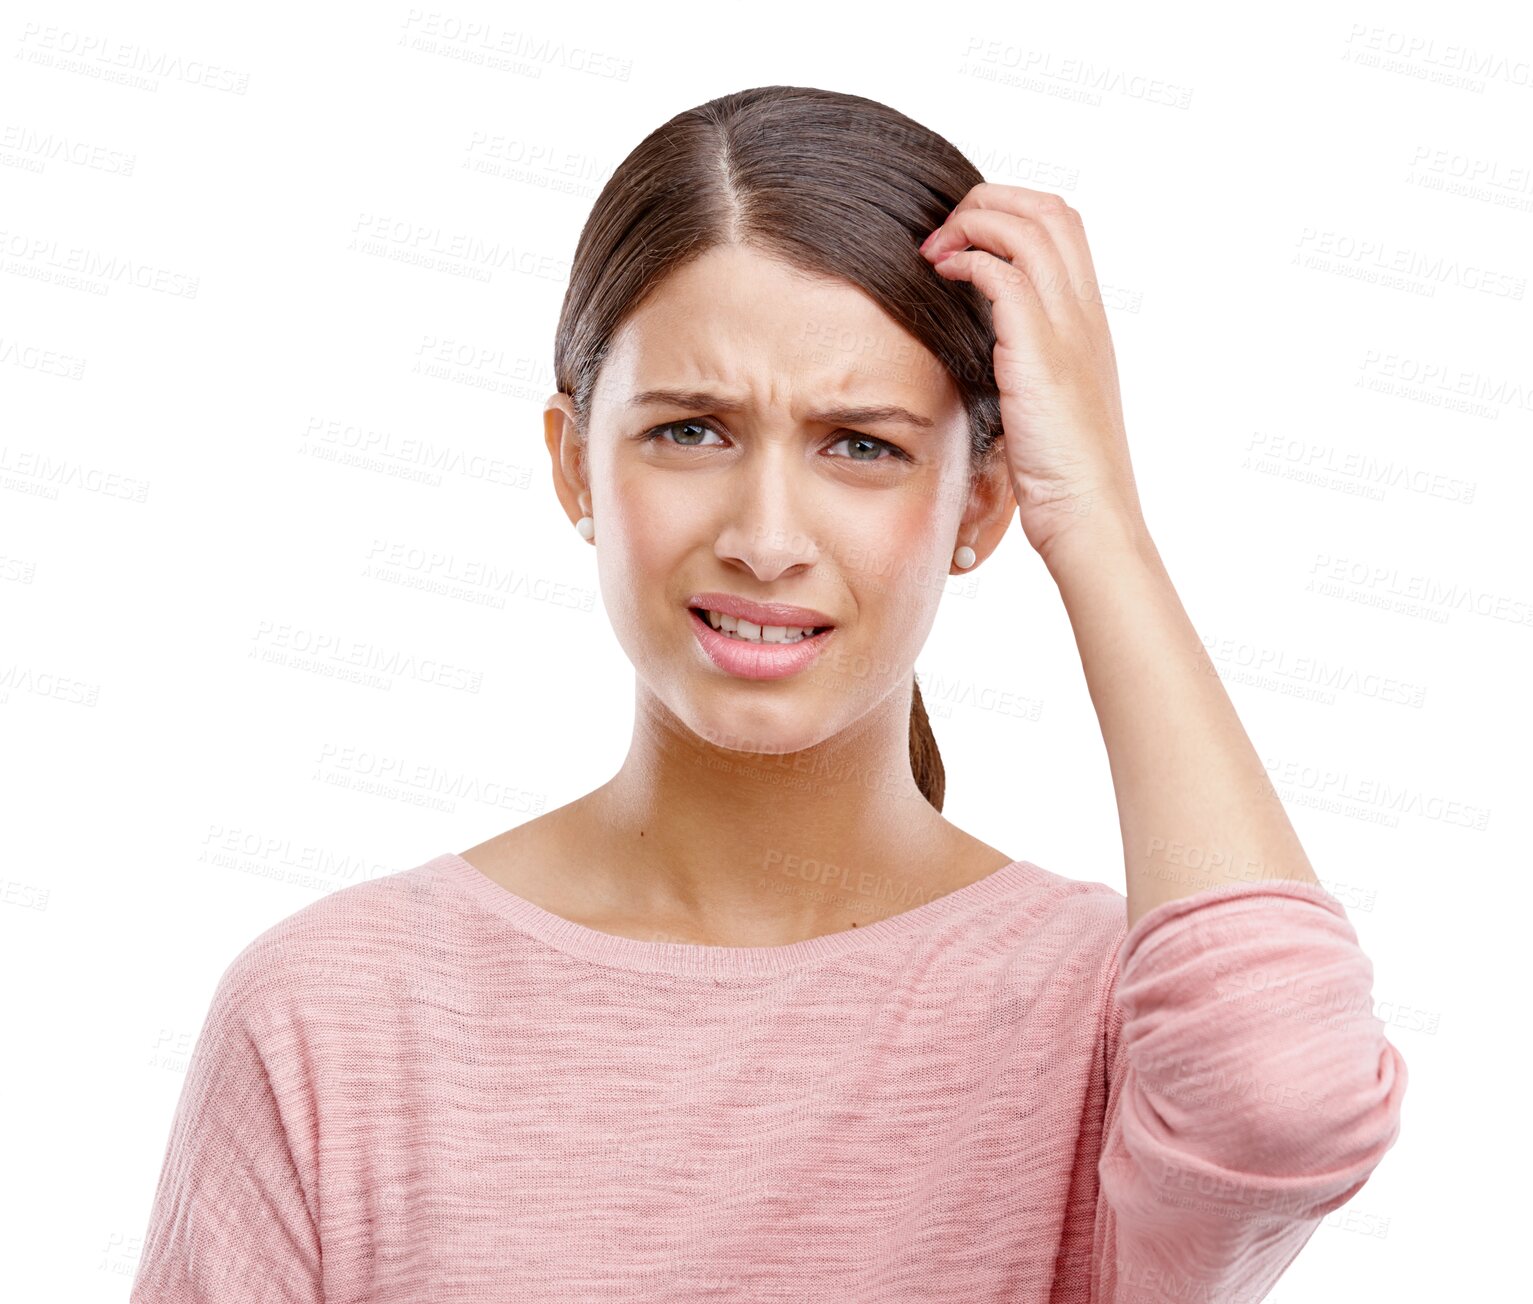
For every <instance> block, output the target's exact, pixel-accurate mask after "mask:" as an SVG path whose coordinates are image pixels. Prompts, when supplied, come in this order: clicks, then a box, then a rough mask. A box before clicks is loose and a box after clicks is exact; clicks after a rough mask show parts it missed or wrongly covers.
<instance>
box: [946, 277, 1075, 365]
mask: <svg viewBox="0 0 1533 1304" xmlns="http://www.w3.org/2000/svg"><path fill="white" fill-rule="evenodd" d="M936 270H937V271H938V272H939V273H940V274H941V275H943V276H945V277H947V278H948V279H949V280H954V281H968V282H970V283H971V284H972V285H974V286H975V287H977V288H978V289H979V291H980V292H981V293H982V294H984V296H985V297H986V298H987V299H989V300H990V302H991V304H992V310H991V317H992V320H993V322H994V325H995V334H996V339H997V341H998V342H1000V341H1006V340H1011V341H1014V342H1015V341H1023V340H1027V341H1033V342H1035V343H1036V344H1038V345H1039V346H1041V347H1043V348H1045V349H1046V348H1048V347H1049V346H1050V345H1051V344H1052V342H1053V340H1054V337H1055V334H1056V331H1055V327H1054V323H1053V322H1052V321H1051V320H1050V319H1049V314H1048V312H1047V311H1046V310H1045V308H1044V306H1043V301H1042V300H1041V299H1040V298H1039V297H1038V291H1037V290H1036V289H1035V288H1034V287H1033V282H1032V278H1031V277H1029V276H1028V275H1027V273H1026V272H1025V271H1024V270H1023V269H1022V268H1020V267H1013V266H1012V265H1011V264H1010V263H1005V262H1002V261H1001V260H1000V259H999V258H997V257H996V256H995V255H994V254H992V253H988V252H987V251H985V250H983V249H965V250H961V251H960V252H958V253H956V254H949V255H948V256H947V257H946V258H944V259H943V260H942V261H941V262H940V263H938V264H937V265H936ZM1012 347H1013V349H1014V350H1015V349H1016V347H1017V345H1016V344H1015V343H1013V346H1012ZM1007 379H1009V378H1003V377H1001V376H997V377H996V383H997V385H998V386H999V387H1000V388H1001V389H1003V390H1004V389H1006V388H1007V387H1008V386H1007V383H1006V381H1007Z"/></svg>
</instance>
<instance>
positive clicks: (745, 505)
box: [713, 442, 820, 584]
mask: <svg viewBox="0 0 1533 1304" xmlns="http://www.w3.org/2000/svg"><path fill="white" fill-rule="evenodd" d="M800 455H801V454H798V453H796V452H795V451H794V448H793V447H791V446H790V444H789V443H786V442H785V443H783V444H766V445H762V446H758V447H756V448H754V449H752V451H751V454H750V455H749V456H748V457H745V458H742V459H741V460H740V462H739V463H738V464H737V465H736V466H735V467H734V468H733V471H732V473H731V476H730V481H729V483H728V484H727V485H725V486H722V488H723V490H724V492H725V494H726V495H727V497H726V498H725V499H724V500H723V505H722V507H721V512H722V524H721V525H720V527H719V533H718V537H717V539H715V541H714V545H713V551H714V555H715V556H716V557H718V558H719V560H720V561H722V562H724V563H726V564H727V565H731V566H735V567H738V568H741V569H744V570H748V571H750V573H751V574H752V575H754V576H755V577H756V578H757V579H758V580H760V581H761V582H762V583H763V584H769V583H771V582H772V581H773V580H775V579H779V578H781V577H782V576H784V575H792V574H794V573H796V572H800V571H804V570H807V569H808V568H809V567H811V566H813V565H814V564H815V562H816V561H818V560H819V558H820V544H819V533H818V531H816V530H815V529H814V528H813V526H814V520H815V503H816V501H817V495H816V492H815V489H816V486H815V484H814V483H813V477H812V476H810V475H809V473H808V471H807V470H806V469H805V468H803V467H801V466H799V465H797V463H796V458H797V457H798V456H800Z"/></svg>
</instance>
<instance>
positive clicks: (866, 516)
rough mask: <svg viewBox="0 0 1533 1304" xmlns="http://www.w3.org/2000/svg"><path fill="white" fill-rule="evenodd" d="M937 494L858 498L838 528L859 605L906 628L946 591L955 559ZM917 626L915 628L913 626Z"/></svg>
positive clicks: (845, 570)
mask: <svg viewBox="0 0 1533 1304" xmlns="http://www.w3.org/2000/svg"><path fill="white" fill-rule="evenodd" d="M945 537H946V536H945V535H944V529H943V522H942V521H941V520H940V519H939V515H938V513H937V512H936V511H935V509H934V503H933V500H932V497H931V495H928V494H924V493H919V492H912V493H901V494H888V495H880V496H878V497H877V498H871V497H870V498H869V500H868V501H867V504H866V507H865V508H863V507H861V506H860V505H858V504H855V503H854V504H852V505H850V506H849V507H848V509H847V511H846V512H845V513H843V515H842V517H841V519H840V521H839V522H838V523H837V526H836V531H835V539H836V559H837V563H838V568H839V570H840V571H841V575H842V578H843V581H844V582H845V583H846V585H847V587H848V588H849V589H851V591H852V592H853V594H854V595H856V597H857V601H858V605H859V608H860V609H862V610H864V611H865V612H866V613H867V614H868V615H869V616H874V615H875V614H876V617H877V619H878V621H879V622H880V623H888V624H890V625H897V626H898V627H899V628H900V629H901V630H902V631H903V630H906V629H911V626H912V623H913V622H914V623H919V622H920V618H921V616H922V614H923V613H925V612H926V611H927V609H928V608H931V607H934V606H935V605H936V604H937V602H938V600H939V599H940V598H941V596H942V587H943V584H944V582H945V579H946V575H947V563H948V562H949V561H951V560H952V553H951V551H949V549H948V545H947V544H946V543H945V542H944V539H945ZM912 632H914V631H913V629H912Z"/></svg>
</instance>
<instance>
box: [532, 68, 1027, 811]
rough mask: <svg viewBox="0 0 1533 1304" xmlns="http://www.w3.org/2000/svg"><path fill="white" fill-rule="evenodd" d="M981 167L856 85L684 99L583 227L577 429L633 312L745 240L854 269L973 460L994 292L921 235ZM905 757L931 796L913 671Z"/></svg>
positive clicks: (929, 753)
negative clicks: (943, 394) (932, 251)
mask: <svg viewBox="0 0 1533 1304" xmlns="http://www.w3.org/2000/svg"><path fill="white" fill-rule="evenodd" d="M983 180H984V177H983V176H982V175H981V174H980V172H979V171H978V169H976V168H975V166H974V165H973V164H972V163H970V162H969V160H968V159H967V158H965V157H964V155H963V154H962V153H960V152H959V150H958V149H957V148H956V147H955V146H953V145H952V144H951V143H949V142H948V141H947V140H945V139H944V138H943V137H941V136H939V135H937V134H936V133H935V132H933V131H931V130H929V129H927V128H926V127H923V126H921V124H920V123H918V122H916V121H914V120H913V119H911V118H908V117H906V116H905V115H904V114H903V113H900V112H898V111H897V110H895V109H891V108H889V107H888V106H887V105H885V104H880V103H879V102H878V101H877V100H870V99H865V98H863V97H862V96H860V95H847V94H842V93H839V92H836V91H827V90H818V89H815V88H813V87H807V86H757V87H754V88H753V89H751V90H743V91H735V92H733V93H732V94H729V95H723V96H720V97H719V98H717V99H714V100H709V101H708V102H707V103H706V104H700V105H698V106H697V107H696V108H694V109H688V110H686V111H685V112H684V113H678V114H677V115H676V116H675V117H674V118H672V119H671V120H670V121H669V122H667V123H665V124H664V125H663V126H661V127H657V128H656V129H655V130H654V131H652V132H651V133H650V134H649V135H648V136H646V137H645V138H644V139H643V140H642V141H640V142H639V144H638V145H637V146H635V148H634V149H633V151H632V152H631V153H630V154H629V155H628V157H627V158H625V159H624V160H623V161H622V163H620V164H619V165H618V167H617V170H616V171H615V172H613V174H612V176H611V177H610V178H608V180H607V183H606V185H605V186H603V187H602V191H601V194H600V195H598V196H597V198H596V203H595V205H594V206H593V207H592V209H591V214H590V216H589V217H588V218H587V220H586V224H585V227H584V229H583V230H582V231H581V233H580V241H579V243H578V244H577V246H576V249H575V257H574V262H573V264H572V266H571V268H570V279H569V288H568V289H567V290H566V292H565V296H564V306H563V308H562V310H561V312H560V315H559V326H558V331H557V334H556V336H555V339H554V378H555V382H556V383H557V385H558V387H559V391H560V392H561V393H564V394H569V395H570V396H571V398H572V400H573V406H574V409H575V416H576V427H577V434H578V435H579V437H581V438H584V433H583V432H585V431H587V430H588V429H589V428H590V427H589V419H590V413H591V395H592V392H593V391H594V390H595V388H596V378H597V374H598V372H599V371H600V370H601V364H602V361H603V359H604V358H605V356H606V352H607V349H608V348H609V347H610V345H611V341H612V339H613V337H614V336H615V335H616V333H617V331H618V329H619V328H620V327H621V325H622V324H623V321H624V320H625V319H626V318H627V317H628V315H629V314H630V313H632V312H633V311H634V310H635V309H637V308H638V307H639V305H640V304H641V303H642V302H643V301H644V300H645V299H646V298H647V297H648V296H649V295H650V294H651V293H652V292H653V291H654V290H655V289H656V287H658V286H659V284H660V282H661V281H662V280H664V279H665V277H666V276H667V275H668V274H669V273H670V272H673V271H675V270H676V269H677V268H678V267H680V266H682V265H683V264H684V263H686V262H689V261H690V260H691V259H693V258H696V257H698V256H700V255H701V254H703V253H705V252H706V251H707V250H709V249H711V248H713V247H715V246H717V245H722V244H739V245H748V246H751V247H752V248H755V249H757V250H759V251H761V252H762V253H763V254H766V255H768V256H772V257H776V258H778V259H781V260H782V261H784V262H787V263H790V264H792V265H795V266H797V267H800V268H803V269H805V270H806V271H809V272H812V273H816V274H820V275H825V276H832V277H836V278H839V279H841V280H843V281H848V282H850V283H851V284H853V285H855V286H857V287H858V288H859V289H861V290H862V291H863V292H864V293H866V294H867V295H868V296H869V297H870V298H872V299H873V300H874V302H876V303H877V304H878V305H879V307H880V308H882V309H883V310H884V312H885V313H887V314H888V315H889V316H890V317H891V318H893V319H894V320H895V321H896V322H898V323H899V324H900V325H901V326H902V327H903V328H904V329H905V330H906V331H908V332H909V333H910V334H911V335H913V336H914V337H915V338H916V339H917V340H919V341H920V342H921V343H922V344H923V345H924V346H925V347H926V348H927V349H928V350H929V351H930V352H931V353H932V354H934V355H935V356H936V357H937V358H938V359H939V360H940V361H941V363H942V365H943V366H944V367H945V368H946V369H947V371H948V372H949V374H950V375H951V376H952V378H953V382H954V384H955V386H956V387H957V389H958V392H959V395H960V397H961V398H962V400H963V404H964V408H965V411H966V412H967V414H968V418H969V445H970V473H971V477H972V476H975V475H978V474H979V472H980V471H981V470H982V469H983V468H984V466H985V464H986V463H987V462H988V461H989V459H990V457H991V456H992V454H993V453H994V451H995V449H996V447H997V445H996V440H997V438H998V437H999V436H1000V434H1001V413H1000V402H999V395H998V391H997V389H996V384H995V374H994V369H993V362H992V355H993V350H994V348H995V330H994V326H993V325H992V322H991V316H990V302H989V300H988V299H986V298H985V296H984V295H983V294H982V293H981V292H980V291H979V290H978V289H976V288H975V287H974V286H973V285H970V284H969V283H967V282H964V281H946V280H943V279H942V278H941V277H940V276H938V275H937V274H936V273H934V272H933V271H932V270H931V267H930V265H929V264H928V263H927V262H926V260H925V259H924V258H923V257H921V255H920V253H919V251H918V248H917V246H918V245H919V243H920V242H921V241H922V240H924V239H925V238H926V236H927V234H928V233H929V232H930V231H932V229H933V228H935V227H936V226H937V225H938V224H939V223H940V222H941V221H942V219H943V218H944V217H946V216H947V214H948V213H949V212H951V211H952V209H953V208H954V207H955V206H956V205H957V203H958V201H959V200H960V199H962V198H963V197H964V195H965V194H966V193H967V192H968V191H969V190H970V189H971V188H972V187H973V186H974V185H976V184H977V183H979V182H981V181H983ZM971 482H972V481H971ZM910 768H911V773H912V774H913V775H914V777H915V781H916V784H917V786H918V787H919V788H920V790H921V792H922V794H923V795H924V796H925V797H926V799H927V800H928V801H929V802H931V804H932V805H933V806H935V807H936V808H937V809H938V810H939V811H940V810H941V809H942V800H943V793H944V788H945V776H944V772H943V768H942V757H941V755H940V754H939V752H938V751H937V740H936V738H935V737H934V736H933V734H932V729H931V723H930V721H928V719H927V717H926V707H925V705H924V704H923V703H922V701H921V688H920V684H919V683H913V685H912V704H911V712H910Z"/></svg>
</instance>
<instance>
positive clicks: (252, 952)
mask: <svg viewBox="0 0 1533 1304" xmlns="http://www.w3.org/2000/svg"><path fill="white" fill-rule="evenodd" d="M434 865H435V861H427V862H425V863H424V864H421V865H417V866H415V867H414V868H411V869H405V870H399V871H397V872H395V873H392V874H385V875H382V876H380V877H377V878H372V879H368V880H366V881H364V882H361V883H353V884H351V885H350V886H347V887H343V888H340V889H338V890H336V891H334V892H331V893H329V894H328V895H326V896H323V897H320V898H319V899H317V900H315V901H312V902H310V903H309V904H308V905H306V906H304V907H302V908H301V909H299V910H296V911H294V912H293V913H292V914H290V915H287V916H286V917H285V918H283V919H280V920H278V921H277V922H276V923H275V924H272V925H271V926H270V927H268V928H266V929H264V930H263V931H262V932H260V933H259V934H257V935H256V936H255V937H254V938H253V939H252V940H251V941H250V942H248V943H247V944H246V945H245V946H244V947H243V948H242V949H241V950H240V951H239V952H238V954H236V955H235V957H234V959H233V960H231V961H230V962H229V964H228V966H227V967H226V968H225V970H224V972H223V974H222V975H221V976H220V978H219V981H218V988H217V992H216V995H215V998H214V999H215V1003H217V1004H220V1005H223V1006H225V1007H227V1008H229V1009H231V1010H238V1011H239V1012H241V1013H242V1014H243V1015H244V1016H245V1018H246V1021H248V1022H251V1023H255V1022H266V1021H268V1020H270V1019H273V1018H284V1017H286V1018H299V1017H303V1016H305V1015H307V1014H314V1013H316V1012H320V1011H323V1010H326V1009H332V1008H338V1007H344V1006H346V1005H348V1004H358V1005H362V1004H367V1003H377V1002H378V1001H380V1000H383V999H386V998H387V997H388V995H389V993H390V992H391V991H395V990H399V989H401V988H403V987H406V986H407V985H408V983H409V981H410V974H411V972H412V971H413V970H414V968H415V967H416V965H417V964H418V963H419V960H420V957H421V956H422V955H423V954H425V953H427V952H429V951H430V950H431V949H432V948H433V947H434V946H436V947H441V946H442V945H443V944H444V943H445V939H443V938H442V932H443V928H442V922H443V919H444V913H443V911H442V910H441V908H440V904H441V893H442V889H441V887H440V884H439V881H438V880H437V878H436V875H435V873H434Z"/></svg>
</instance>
